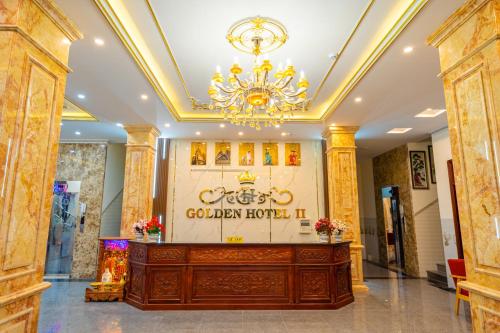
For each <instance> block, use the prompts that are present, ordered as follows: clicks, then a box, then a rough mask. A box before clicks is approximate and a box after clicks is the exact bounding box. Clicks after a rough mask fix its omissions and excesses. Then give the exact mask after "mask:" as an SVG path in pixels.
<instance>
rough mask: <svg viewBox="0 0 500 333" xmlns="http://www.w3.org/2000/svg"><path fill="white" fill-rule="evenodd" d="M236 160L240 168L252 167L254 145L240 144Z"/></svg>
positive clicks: (248, 143)
mask: <svg viewBox="0 0 500 333" xmlns="http://www.w3.org/2000/svg"><path fill="white" fill-rule="evenodd" d="M238 150H239V152H238V159H239V165H240V166H253V165H254V161H255V151H254V144H253V143H251V142H242V143H240V144H239V149H238Z"/></svg>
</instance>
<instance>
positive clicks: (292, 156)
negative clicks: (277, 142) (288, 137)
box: [285, 143, 301, 166]
mask: <svg viewBox="0 0 500 333" xmlns="http://www.w3.org/2000/svg"><path fill="white" fill-rule="evenodd" d="M300 160H301V157H300V143H285V165H286V166H300Z"/></svg>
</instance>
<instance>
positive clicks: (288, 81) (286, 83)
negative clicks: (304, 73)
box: [277, 76, 293, 89]
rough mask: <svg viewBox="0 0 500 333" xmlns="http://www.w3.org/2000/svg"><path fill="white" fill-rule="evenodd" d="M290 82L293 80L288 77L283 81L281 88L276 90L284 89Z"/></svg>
mask: <svg viewBox="0 0 500 333" xmlns="http://www.w3.org/2000/svg"><path fill="white" fill-rule="evenodd" d="M292 80H293V77H292V76H288V77H287V79H286V80H285V82H283V84H282V85H281V86H277V88H279V89H285V88H286V87H287V86H288V85H289V84H290V82H292Z"/></svg>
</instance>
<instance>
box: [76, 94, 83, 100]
mask: <svg viewBox="0 0 500 333" xmlns="http://www.w3.org/2000/svg"><path fill="white" fill-rule="evenodd" d="M76 97H78V98H79V99H85V95H84V94H78V95H76Z"/></svg>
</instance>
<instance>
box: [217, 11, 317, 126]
mask: <svg viewBox="0 0 500 333" xmlns="http://www.w3.org/2000/svg"><path fill="white" fill-rule="evenodd" d="M226 38H227V40H228V41H229V43H231V45H232V46H233V47H235V48H236V49H237V50H239V51H242V52H245V53H250V54H253V55H254V56H255V59H254V62H253V68H252V73H250V74H249V75H248V77H247V78H242V77H241V74H242V73H243V69H242V68H241V67H240V65H239V63H238V61H237V60H236V59H235V62H234V63H233V65H232V66H231V68H230V70H229V71H230V74H229V75H228V77H227V80H226V79H225V78H224V76H223V75H222V73H221V71H220V67H219V66H217V69H216V72H215V74H214V75H213V77H212V81H211V84H210V86H209V88H208V95H209V96H210V99H211V103H210V105H209V108H210V109H211V110H216V111H219V112H220V113H221V114H222V115H223V116H224V119H226V120H230V122H231V123H232V124H236V125H243V126H245V125H249V126H250V127H255V128H256V129H257V130H260V129H261V124H263V125H264V126H266V127H267V126H276V125H278V124H280V123H283V122H284V121H285V120H287V119H291V118H292V117H293V116H294V112H298V111H305V110H306V108H307V104H308V99H307V88H308V87H309V82H308V81H307V79H306V77H305V75H304V72H301V74H300V78H299V80H298V82H297V86H296V87H294V85H293V83H292V81H293V78H294V76H295V74H296V73H295V68H294V66H293V65H292V64H291V61H290V60H287V64H286V66H285V67H283V66H282V65H281V64H280V66H278V69H277V70H276V71H275V72H274V77H275V79H276V80H274V81H270V76H271V75H272V74H271V71H272V69H273V66H272V64H271V62H270V60H269V59H268V58H267V57H266V56H261V55H262V54H264V53H268V52H270V51H273V50H275V49H277V48H279V47H280V46H282V45H283V44H284V43H285V42H286V41H287V39H288V35H287V31H286V29H285V27H284V26H283V25H282V24H281V23H280V22H278V21H276V20H273V19H271V18H266V17H260V16H257V17H250V18H246V19H243V20H241V21H238V22H236V23H235V24H233V25H232V26H231V27H230V28H229V31H228V34H227V36H226ZM225 81H227V84H224V82H225Z"/></svg>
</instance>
